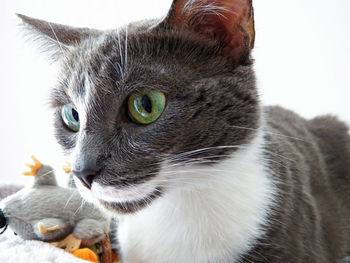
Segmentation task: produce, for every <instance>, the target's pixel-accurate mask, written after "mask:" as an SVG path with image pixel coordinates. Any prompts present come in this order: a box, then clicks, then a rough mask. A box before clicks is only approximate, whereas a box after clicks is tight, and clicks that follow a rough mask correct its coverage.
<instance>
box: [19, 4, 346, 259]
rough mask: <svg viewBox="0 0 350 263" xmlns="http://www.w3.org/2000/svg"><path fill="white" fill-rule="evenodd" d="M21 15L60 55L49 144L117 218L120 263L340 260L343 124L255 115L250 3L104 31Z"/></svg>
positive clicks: (185, 11)
mask: <svg viewBox="0 0 350 263" xmlns="http://www.w3.org/2000/svg"><path fill="white" fill-rule="evenodd" d="M22 18H23V20H24V21H25V22H26V23H27V24H28V25H29V26H31V27H32V28H34V29H35V30H37V31H39V32H40V33H41V35H42V36H44V38H47V39H48V41H49V42H50V43H51V44H52V45H56V47H57V49H56V53H63V54H61V56H62V55H63V59H61V60H62V62H63V68H64V70H63V71H62V78H61V83H60V86H59V87H58V88H57V89H56V90H55V91H54V93H53V103H52V104H53V107H54V108H55V109H56V120H57V121H56V131H57V132H56V135H57V137H58V140H59V142H60V143H61V144H62V146H63V147H64V149H66V150H67V153H69V154H70V155H71V157H72V161H73V172H74V174H75V175H76V177H77V178H79V179H80V180H76V184H77V187H78V189H79V190H80V192H81V193H82V194H83V196H84V197H86V198H87V199H90V200H91V201H93V202H95V203H98V204H99V205H101V206H102V207H104V208H105V209H107V210H108V211H111V212H112V213H113V214H115V215H118V218H119V227H118V241H119V243H120V248H121V254H122V258H123V262H124V263H146V262H153V263H177V262H182V263H183V262H186V263H197V262H201V263H235V262H264V263H268V262H269V263H277V262H291V263H296V262H310V263H312V262H317V263H319V262H325V263H326V262H336V261H337V260H341V259H342V258H344V257H345V256H347V252H348V251H349V250H348V244H350V243H349V242H350V233H349V231H347V229H348V228H347V227H348V226H349V222H348V221H349V220H350V215H349V213H350V207H349V204H348V195H349V193H350V137H349V134H348V130H347V127H346V126H345V125H344V124H342V123H341V122H339V121H337V120H336V119H334V118H332V117H324V118H319V119H314V120H311V121H306V120H304V119H302V118H300V117H298V116H297V115H295V114H293V113H291V112H288V111H285V110H283V109H282V108H262V106H260V103H259V99H258V96H257V91H256V87H255V77H254V71H253V69H252V60H251V58H250V50H251V49H252V48H253V45H254V18H253V9H252V3H251V1H249V0H225V1H219V0H217V1H209V0H205V1H196V0H187V1H185V0H176V1H174V3H173V5H172V8H171V10H170V12H169V14H168V16H167V17H166V18H165V19H164V20H160V21H157V20H154V21H148V22H143V23H135V24H131V25H129V26H128V27H125V28H121V29H119V30H115V31H108V32H100V31H96V30H89V29H76V28H69V27H65V26H61V25H54V24H50V23H47V22H44V21H40V20H35V19H31V18H28V17H23V16H22ZM148 91H152V92H153V93H149V92H148ZM142 92H143V93H142ZM154 92H156V95H154V94H155V93H154ZM140 94H141V95H142V100H140V104H139V106H140V105H141V106H140V107H142V108H143V109H141V111H142V110H143V113H142V114H143V115H144V116H146V117H147V118H148V119H147V118H144V117H142V116H141V115H142V114H141V115H137V114H136V115H135V108H133V107H134V106H135V105H136V106H137V101H136V100H134V99H133V98H135V97H137V96H139V95H140ZM145 96H146V97H145ZM153 96H157V97H153ZM140 98H141V97H140ZM155 98H157V101H156V99H155ZM162 98H166V103H165V102H164V99H162ZM130 101H131V102H130ZM135 103H136V104H135ZM155 107H157V109H159V108H160V109H161V112H160V114H158V113H156V114H158V115H157V116H156V118H153V119H151V120H149V117H150V115H152V114H155V113H154V111H153V109H154V108H155ZM151 117H152V116H151ZM140 120H141V122H140ZM142 121H148V122H147V123H142Z"/></svg>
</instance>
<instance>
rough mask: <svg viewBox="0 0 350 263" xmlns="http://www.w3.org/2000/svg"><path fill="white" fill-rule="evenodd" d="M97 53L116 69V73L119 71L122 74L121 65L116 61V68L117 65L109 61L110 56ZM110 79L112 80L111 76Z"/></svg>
mask: <svg viewBox="0 0 350 263" xmlns="http://www.w3.org/2000/svg"><path fill="white" fill-rule="evenodd" d="M99 55H100V56H101V57H103V58H104V59H106V60H107V62H108V63H109V64H111V66H112V67H113V68H114V69H115V71H116V72H117V73H119V74H120V75H123V70H122V68H121V66H120V64H119V63H117V65H118V68H117V67H116V66H115V65H114V63H113V62H112V61H111V59H110V58H108V57H107V56H105V55H104V54H102V53H99ZM110 79H111V80H113V79H112V78H110Z"/></svg>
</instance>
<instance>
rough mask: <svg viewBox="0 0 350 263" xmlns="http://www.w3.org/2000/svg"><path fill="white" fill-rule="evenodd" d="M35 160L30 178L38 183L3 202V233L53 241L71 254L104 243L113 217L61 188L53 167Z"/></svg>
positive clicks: (0, 220) (0, 208) (0, 225)
mask: <svg viewBox="0 0 350 263" xmlns="http://www.w3.org/2000/svg"><path fill="white" fill-rule="evenodd" d="M33 161H34V165H30V168H31V171H30V172H27V173H26V175H34V184H33V185H32V186H30V187H25V188H23V189H21V190H19V191H18V192H16V193H14V194H12V195H10V196H7V197H6V198H5V199H3V200H1V201H0V233H1V232H2V231H1V228H2V229H3V231H5V230H6V228H7V227H9V228H10V229H11V230H13V231H14V232H15V233H17V234H18V235H19V236H20V237H22V238H23V239H25V240H41V241H46V242H51V243H52V244H53V245H55V246H58V247H62V248H65V249H66V251H68V252H73V251H75V250H77V249H79V248H80V246H81V245H84V246H90V245H93V244H96V243H97V242H100V241H103V240H104V239H105V238H106V236H108V232H109V226H110V218H109V217H108V216H107V215H106V214H104V213H102V212H101V211H100V210H98V209H97V208H96V207H95V206H93V205H92V204H90V203H86V202H84V201H83V199H82V198H81V196H80V195H79V193H78V192H77V190H76V189H73V188H63V187H60V186H58V185H57V182H56V179H55V175H54V171H53V169H52V168H51V167H50V166H48V165H42V164H41V163H40V162H39V161H38V160H37V159H35V158H34V157H33Z"/></svg>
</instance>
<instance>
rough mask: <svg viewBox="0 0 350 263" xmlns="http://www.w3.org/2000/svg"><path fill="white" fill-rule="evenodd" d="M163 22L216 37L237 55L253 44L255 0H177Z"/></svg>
mask: <svg viewBox="0 0 350 263" xmlns="http://www.w3.org/2000/svg"><path fill="white" fill-rule="evenodd" d="M163 24H165V25H167V26H169V27H173V28H187V29H189V30H192V31H195V32H197V33H200V34H202V35H204V36H206V37H210V38H215V39H217V40H218V41H220V42H221V43H222V44H223V45H225V50H226V51H227V52H229V54H230V55H231V56H232V57H234V58H235V59H242V58H244V57H246V56H247V55H248V54H249V51H250V49H252V48H253V47H254V41H255V29H254V11H253V5H252V0H174V2H173V4H172V6H171V9H170V11H169V13H168V16H167V17H166V18H165V20H164V21H163Z"/></svg>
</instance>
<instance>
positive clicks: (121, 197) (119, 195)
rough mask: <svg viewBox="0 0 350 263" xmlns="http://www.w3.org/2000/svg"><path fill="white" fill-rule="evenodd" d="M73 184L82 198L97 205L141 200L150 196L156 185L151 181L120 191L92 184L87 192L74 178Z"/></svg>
mask: <svg viewBox="0 0 350 263" xmlns="http://www.w3.org/2000/svg"><path fill="white" fill-rule="evenodd" d="M74 182H75V184H76V186H77V188H78V190H79V192H80V194H81V195H82V197H83V198H84V199H86V200H87V201H89V202H92V203H98V201H99V200H100V201H105V202H113V203H124V202H133V201H137V200H142V199H144V198H145V197H147V196H149V195H150V194H152V193H153V192H154V191H155V189H156V188H157V185H155V184H153V183H152V181H149V182H147V183H143V184H139V185H135V186H129V187H124V188H122V189H120V188H117V187H115V186H105V185H100V184H99V183H96V182H93V183H92V186H91V190H89V189H88V188H86V187H85V186H84V185H83V184H82V183H81V182H80V180H79V179H76V178H75V177H74Z"/></svg>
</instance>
